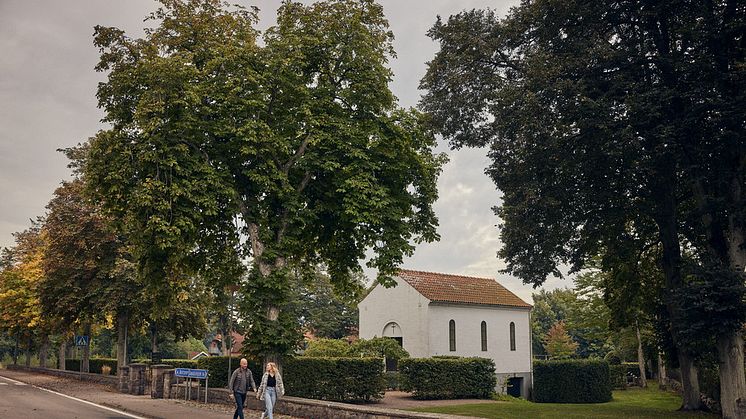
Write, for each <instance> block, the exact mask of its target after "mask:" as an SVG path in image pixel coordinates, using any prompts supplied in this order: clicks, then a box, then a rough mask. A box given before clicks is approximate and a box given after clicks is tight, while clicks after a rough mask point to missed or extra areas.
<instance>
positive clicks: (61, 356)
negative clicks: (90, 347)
mask: <svg viewBox="0 0 746 419" xmlns="http://www.w3.org/2000/svg"><path fill="white" fill-rule="evenodd" d="M61 339H62V341H61V342H60V348H59V353H58V354H57V369H60V370H64V369H65V353H66V352H67V342H66V341H65V336H64V335H63V336H62V338H61Z"/></svg>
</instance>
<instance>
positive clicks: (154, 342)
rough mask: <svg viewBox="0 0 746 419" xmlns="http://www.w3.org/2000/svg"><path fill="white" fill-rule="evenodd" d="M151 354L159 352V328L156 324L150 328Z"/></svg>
mask: <svg viewBox="0 0 746 419" xmlns="http://www.w3.org/2000/svg"><path fill="white" fill-rule="evenodd" d="M150 352H151V353H156V352H158V327H157V326H156V325H155V324H153V325H151V326H150Z"/></svg>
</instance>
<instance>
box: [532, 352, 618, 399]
mask: <svg viewBox="0 0 746 419" xmlns="http://www.w3.org/2000/svg"><path fill="white" fill-rule="evenodd" d="M611 389H612V381H611V377H610V374H609V363H608V362H606V361H603V360H589V359H577V360H556V361H554V360H553V361H535V362H534V401H536V402H538V403H604V402H608V401H610V400H611Z"/></svg>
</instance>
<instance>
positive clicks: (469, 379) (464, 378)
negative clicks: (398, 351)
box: [399, 357, 497, 399]
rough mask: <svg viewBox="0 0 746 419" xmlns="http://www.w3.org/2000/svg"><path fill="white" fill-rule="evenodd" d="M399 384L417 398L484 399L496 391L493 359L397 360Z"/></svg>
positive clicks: (442, 358)
mask: <svg viewBox="0 0 746 419" xmlns="http://www.w3.org/2000/svg"><path fill="white" fill-rule="evenodd" d="M399 372H400V374H401V375H400V378H401V382H400V385H401V388H402V390H404V391H410V392H412V393H413V394H412V395H413V397H414V398H416V399H465V398H479V399H487V398H489V397H490V396H491V395H492V394H493V393H494V392H495V386H496V385H497V377H496V376H495V363H494V361H492V360H491V359H487V358H451V357H447V358H444V357H440V358H435V357H433V358H410V359H402V360H401V361H399Z"/></svg>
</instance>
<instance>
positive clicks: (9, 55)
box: [0, 0, 572, 302]
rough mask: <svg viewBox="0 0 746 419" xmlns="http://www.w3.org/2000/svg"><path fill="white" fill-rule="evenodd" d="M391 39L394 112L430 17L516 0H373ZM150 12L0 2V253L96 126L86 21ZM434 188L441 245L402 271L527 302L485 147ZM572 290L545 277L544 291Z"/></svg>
mask: <svg viewBox="0 0 746 419" xmlns="http://www.w3.org/2000/svg"><path fill="white" fill-rule="evenodd" d="M379 1H380V2H381V3H382V4H383V6H384V9H385V13H386V16H387V17H388V19H389V22H390V24H391V29H392V30H393V32H394V35H395V37H396V40H395V45H394V46H395V48H396V52H397V55H398V58H397V59H395V60H394V61H393V62H392V63H391V64H392V68H393V71H394V74H395V76H394V81H393V83H392V85H391V88H392V90H393V92H394V94H395V95H396V96H397V97H398V98H399V100H400V104H401V105H403V106H415V105H416V104H417V102H418V100H419V98H420V95H421V94H422V92H421V91H419V90H418V89H417V85H418V82H419V80H420V78H421V77H422V75H423V74H424V72H425V63H426V62H427V61H428V60H429V59H431V58H432V56H433V54H434V53H435V52H436V48H437V45H436V44H435V43H433V42H432V41H431V40H430V39H429V38H427V36H426V35H425V33H426V31H427V30H428V29H429V28H430V26H432V24H433V23H434V22H435V19H436V16H438V15H440V16H443V17H447V16H449V15H451V14H453V13H457V12H459V11H461V10H465V9H472V8H484V7H492V8H495V9H496V10H497V11H498V12H499V13H500V14H504V13H505V12H506V11H507V10H508V8H509V7H510V6H512V5H514V4H517V3H518V1H517V0H515V1H507V0H492V1H487V0H467V1H463V0H461V1H455V0H406V1H403V0H379ZM232 2H237V3H240V4H244V5H247V6H248V5H257V6H259V8H260V10H261V13H260V17H261V20H262V21H261V27H262V28H265V27H267V26H269V25H271V24H273V23H274V19H275V11H276V9H277V7H278V6H279V4H280V1H279V0H276V1H269V0H265V1H260V2H249V1H244V0H240V1H235V0H234V1H232ZM156 7H157V3H156V2H155V1H152V0H127V1H121V0H67V1H49V0H0V247H4V246H10V245H11V244H12V243H13V237H12V233H13V232H15V231H20V230H23V229H25V228H26V227H27V226H28V225H29V219H30V218H34V217H36V216H38V215H42V214H43V213H44V206H45V205H46V203H47V202H48V201H49V199H50V197H51V194H52V192H53V191H54V189H55V188H56V187H57V186H58V185H59V183H60V181H62V180H64V179H68V178H69V177H70V172H69V170H68V169H67V167H66V164H67V162H66V159H65V157H64V156H62V155H61V154H60V153H58V152H57V151H56V150H57V149H58V148H64V147H70V146H73V145H75V144H77V143H79V142H81V141H84V140H86V139H87V138H88V137H90V136H91V135H93V134H94V133H95V132H96V131H97V130H98V129H100V128H101V127H102V125H101V124H100V122H99V120H100V119H101V116H102V113H101V111H100V110H99V109H97V107H96V98H95V91H96V84H97V82H98V81H100V80H101V79H102V77H103V76H102V75H101V74H98V73H96V72H95V71H94V70H93V67H94V65H95V64H96V62H97V59H98V51H97V50H96V48H94V47H93V44H92V41H93V38H92V34H93V26H94V25H104V26H116V27H118V28H121V29H123V30H125V31H126V32H127V34H128V35H130V36H141V35H142V29H143V27H144V23H143V18H144V17H145V16H146V14H148V13H149V12H151V11H153V10H154V9H155V8H156ZM440 151H446V152H447V153H448V155H449V157H450V162H449V163H448V164H447V166H446V167H445V168H444V171H443V174H442V175H441V178H440V180H439V183H438V189H439V193H440V199H439V200H438V202H437V203H436V204H435V210H436V213H437V215H438V217H439V218H440V229H439V232H440V235H441V240H440V242H438V243H432V244H423V245H420V246H419V247H418V249H417V251H416V253H415V255H414V256H413V257H412V258H410V259H408V260H406V261H405V263H404V266H403V267H405V268H408V269H418V270H427V271H435V272H444V273H454V274H464V275H475V276H485V277H491V278H497V279H498V280H499V281H500V282H501V283H502V284H503V285H505V286H506V287H507V288H509V289H510V290H512V291H513V292H515V293H516V294H518V295H519V296H520V297H522V298H524V299H525V300H527V301H529V302H530V301H531V293H532V291H533V290H532V288H531V287H530V286H527V285H523V284H521V281H520V280H518V279H516V278H511V277H509V276H506V275H501V274H499V273H498V271H499V270H500V269H501V268H502V267H504V262H503V261H501V260H499V259H497V257H496V252H497V250H498V249H499V247H500V245H501V244H500V240H499V237H498V231H497V227H496V225H497V223H498V219H497V217H496V216H495V215H494V213H493V212H492V209H491V207H492V206H494V205H495V204H497V203H498V202H499V196H500V194H499V192H498V191H497V190H496V189H495V187H494V185H493V184H492V182H491V181H490V180H489V178H488V177H487V176H486V175H485V174H484V169H485V167H486V166H487V164H488V160H487V158H486V151H485V150H479V149H477V150H474V149H465V150H460V151H450V150H448V148H447V147H446V146H445V144H441V146H440ZM568 285H572V284H571V283H570V282H569V281H563V280H556V279H550V280H549V281H548V282H547V284H546V285H545V287H546V288H556V287H558V286H568Z"/></svg>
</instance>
